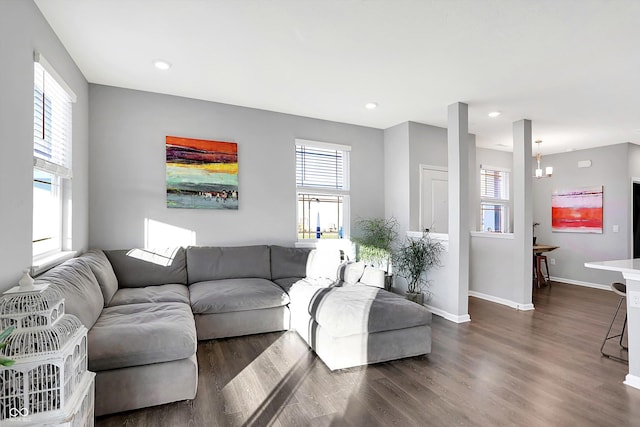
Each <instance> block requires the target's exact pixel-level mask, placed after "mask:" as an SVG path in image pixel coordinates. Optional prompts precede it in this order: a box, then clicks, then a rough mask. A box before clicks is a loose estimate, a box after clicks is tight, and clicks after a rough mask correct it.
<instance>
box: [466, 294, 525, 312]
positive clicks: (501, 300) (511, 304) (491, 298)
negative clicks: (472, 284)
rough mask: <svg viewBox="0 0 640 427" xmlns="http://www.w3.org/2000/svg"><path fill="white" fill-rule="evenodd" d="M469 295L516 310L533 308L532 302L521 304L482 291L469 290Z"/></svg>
mask: <svg viewBox="0 0 640 427" xmlns="http://www.w3.org/2000/svg"><path fill="white" fill-rule="evenodd" d="M469 296H470V297H475V298H480V299H483V300H487V301H491V302H495V303H497V304H502V305H506V306H507V307H511V308H515V309H516V310H521V311H528V310H534V307H533V304H521V303H519V302H515V301H511V300H508V299H504V298H499V297H496V296H493V295H488V294H483V293H482V292H476V291H469Z"/></svg>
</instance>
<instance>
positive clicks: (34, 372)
mask: <svg viewBox="0 0 640 427" xmlns="http://www.w3.org/2000/svg"><path fill="white" fill-rule="evenodd" d="M27 289H31V290H25V287H24V286H23V287H22V288H20V287H15V288H12V289H10V290H9V291H7V292H6V293H5V294H4V295H3V296H2V297H0V330H4V329H6V328H8V327H11V326H13V327H14V328H15V329H14V331H13V332H12V333H11V335H9V336H8V337H7V338H6V340H5V343H6V346H5V347H4V348H3V349H2V350H0V352H1V354H2V355H3V356H5V357H8V358H10V359H13V360H15V361H16V363H15V364H14V365H13V366H11V367H0V426H2V425H4V424H5V423H7V425H11V426H15V425H33V424H36V425H73V426H92V425H93V378H94V376H95V374H93V373H91V372H88V371H87V328H85V327H84V325H83V324H82V323H81V322H80V320H79V319H78V318H77V317H76V316H73V315H71V314H65V312H64V299H63V298H62V296H61V294H60V293H59V292H58V291H57V290H56V289H55V288H53V287H49V286H46V285H45V286H40V287H38V288H33V287H32V286H31V287H27Z"/></svg>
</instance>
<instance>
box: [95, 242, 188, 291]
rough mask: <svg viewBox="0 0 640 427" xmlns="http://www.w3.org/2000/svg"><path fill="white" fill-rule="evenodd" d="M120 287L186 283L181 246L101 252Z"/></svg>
mask: <svg viewBox="0 0 640 427" xmlns="http://www.w3.org/2000/svg"><path fill="white" fill-rule="evenodd" d="M104 253H105V254H106V255H107V258H109V262H111V265H112V266H113V271H114V272H115V273H116V277H117V278H118V286H119V287H121V288H141V287H144V286H155V285H166V284H182V285H186V284H187V268H186V256H185V249H184V248H170V249H163V250H158V249H154V250H150V249H131V250H126V249H123V250H113V251H104Z"/></svg>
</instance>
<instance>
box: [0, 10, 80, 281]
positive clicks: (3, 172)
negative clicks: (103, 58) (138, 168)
mask: <svg viewBox="0 0 640 427" xmlns="http://www.w3.org/2000/svg"><path fill="white" fill-rule="evenodd" d="M0 40H1V42H0V57H1V58H2V66H1V67H0V93H2V95H1V96H0V149H1V150H2V153H3V155H2V156H0V197H1V198H2V201H3V203H2V209H0V224H1V226H2V239H0V253H1V254H2V256H0V291H3V290H5V289H8V288H10V287H11V286H13V285H15V284H17V280H18V279H19V278H20V275H21V271H22V270H23V269H26V268H28V267H30V266H31V264H32V255H31V249H32V248H31V246H32V243H31V240H32V212H33V197H32V187H33V51H34V50H38V51H39V52H41V53H42V55H43V56H44V57H45V58H46V59H47V61H49V63H51V65H52V66H53V67H54V68H55V69H56V71H57V72H58V73H59V74H60V75H61V76H62V77H63V78H64V79H65V81H66V83H67V84H68V85H69V86H70V87H71V88H72V89H73V91H74V92H75V93H76V95H77V97H78V101H77V102H76V103H75V104H74V105H73V172H74V178H73V223H72V237H73V242H72V249H74V250H82V249H84V248H86V246H87V240H88V194H87V191H88V169H87V165H88V161H87V157H88V142H87V141H88V133H89V131H88V85H87V81H86V80H85V78H84V77H83V75H82V73H80V71H79V69H78V68H77V66H76V65H75V63H74V62H73V60H72V59H71V57H70V56H69V54H68V53H67V51H66V50H65V48H64V47H63V46H62V44H61V43H60V41H59V40H58V38H57V37H56V35H55V33H54V32H53V31H52V30H51V28H50V27H49V25H48V23H47V22H46V21H45V19H44V18H43V17H42V15H41V14H40V11H39V10H38V8H37V7H36V5H35V4H34V3H33V2H31V1H2V2H0Z"/></svg>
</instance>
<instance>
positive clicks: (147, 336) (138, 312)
mask: <svg viewBox="0 0 640 427" xmlns="http://www.w3.org/2000/svg"><path fill="white" fill-rule="evenodd" d="M197 342H198V341H197V338H196V327H195V322H194V320H193V314H192V313H191V309H190V308H189V306H188V305H187V304H183V303H179V302H170V303H161V304H155V303H154V304H129V305H118V306H114V307H107V308H105V309H104V310H103V311H102V314H101V315H100V317H99V318H98V321H97V322H96V323H95V325H93V328H91V330H90V331H89V334H88V349H89V369H90V370H91V371H104V370H107V369H117V368H126V367H130V366H140V365H148V364H151V363H160V362H169V361H173V360H180V359H185V358H188V357H191V356H192V355H193V354H194V353H195V352H196V346H197Z"/></svg>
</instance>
